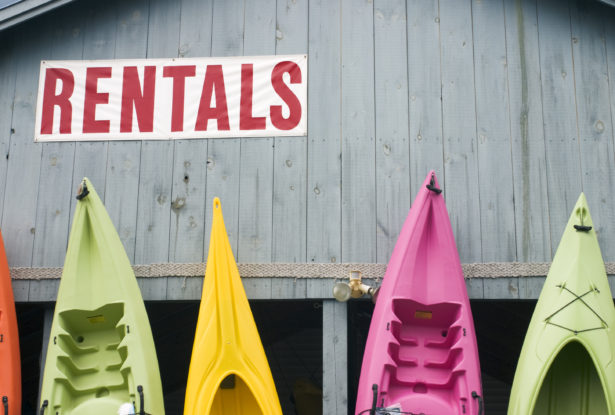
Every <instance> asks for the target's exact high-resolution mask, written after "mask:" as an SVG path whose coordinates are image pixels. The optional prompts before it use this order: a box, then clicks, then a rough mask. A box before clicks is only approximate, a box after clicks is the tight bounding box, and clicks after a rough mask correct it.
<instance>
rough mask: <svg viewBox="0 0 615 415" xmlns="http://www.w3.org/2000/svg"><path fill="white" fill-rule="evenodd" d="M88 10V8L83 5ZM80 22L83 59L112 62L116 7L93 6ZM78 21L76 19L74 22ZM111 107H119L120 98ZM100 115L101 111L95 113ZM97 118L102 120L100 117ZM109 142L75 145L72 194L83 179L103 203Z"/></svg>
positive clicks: (115, 30) (73, 207)
mask: <svg viewBox="0 0 615 415" xmlns="http://www.w3.org/2000/svg"><path fill="white" fill-rule="evenodd" d="M86 7H87V6H86ZM85 15H86V19H85V22H84V23H83V24H84V26H85V27H87V30H86V31H85V33H84V39H83V59H94V60H96V59H113V57H114V56H115V45H116V43H117V42H116V38H115V37H116V32H117V18H118V13H117V10H116V8H115V7H109V5H108V4H105V3H101V2H99V3H96V4H94V5H93V6H90V7H88V8H87V11H86V13H85ZM75 20H78V19H75ZM109 98H110V101H109V103H110V104H111V105H119V98H116V100H117V101H115V102H113V99H114V98H113V97H111V96H110V97H109ZM97 113H98V114H100V109H99V110H97ZM96 119H104V117H103V118H101V117H100V115H97V116H96ZM108 149H109V143H108V142H78V143H76V146H75V165H74V168H73V181H72V183H73V184H72V189H73V194H76V190H77V188H78V187H79V183H80V182H81V180H83V178H84V177H87V178H88V179H90V181H91V182H92V184H93V185H94V186H96V191H97V192H98V195H99V196H100V198H101V200H103V201H105V191H106V183H105V181H106V175H107V174H106V173H107V153H108ZM77 203H78V202H77V199H75V198H74V197H72V198H71V217H72V216H73V213H74V212H75V208H76V206H77Z"/></svg>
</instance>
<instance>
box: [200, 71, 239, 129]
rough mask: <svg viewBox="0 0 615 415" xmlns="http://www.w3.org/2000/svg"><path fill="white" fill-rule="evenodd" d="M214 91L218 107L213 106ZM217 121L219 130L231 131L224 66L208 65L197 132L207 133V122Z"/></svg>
mask: <svg viewBox="0 0 615 415" xmlns="http://www.w3.org/2000/svg"><path fill="white" fill-rule="evenodd" d="M214 89H215V90H216V106H215V107H212V106H211V97H212V94H213V91H214ZM212 119H215V120H216V121H217V123H218V130H230V129H231V128H230V127H229V122H228V106H227V104H226V91H225V89H224V75H223V73H222V65H208V66H207V71H206V72H205V81H204V82H203V93H202V94H201V103H200V104H199V112H198V113H197V115H196V125H195V127H194V129H195V130H196V131H206V130H207V122H208V121H209V120H212Z"/></svg>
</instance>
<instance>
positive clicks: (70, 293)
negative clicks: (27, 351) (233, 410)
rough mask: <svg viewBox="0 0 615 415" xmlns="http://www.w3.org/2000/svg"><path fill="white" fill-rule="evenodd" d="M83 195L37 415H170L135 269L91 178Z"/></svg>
mask: <svg viewBox="0 0 615 415" xmlns="http://www.w3.org/2000/svg"><path fill="white" fill-rule="evenodd" d="M78 193H79V196H77V199H79V203H78V204H77V208H76V210H75V216H74V219H73V225H72V229H71V233H70V239H69V242H68V250H67V252H66V260H65V262H64V270H63V272H62V279H61V281H60V288H59V292H58V299H57V302H56V307H55V312H54V315H53V323H52V326H51V334H50V338H49V347H48V350H47V358H46V361H45V370H44V376H43V383H42V390H41V402H40V405H41V407H40V411H39V414H45V415H63V414H88V415H115V414H118V413H120V414H128V413H132V411H133V410H136V413H137V414H141V413H147V414H151V415H164V405H163V399H162V385H161V381H160V372H159V370H158V360H157V358H156V350H155V348H154V341H153V338H152V332H151V328H150V325H149V320H148V318H147V314H146V312H145V306H144V304H143V299H142V298H141V292H140V290H139V286H138V285H137V280H136V278H135V276H134V273H133V270H132V267H131V266H130V262H129V260H128V257H127V256H126V252H125V251H124V247H123V245H122V242H121V241H120V238H119V236H118V235H117V232H116V231H115V228H114V226H113V223H112V222H111V219H110V218H109V215H108V214H107V211H106V210H105V207H104V206H103V204H102V202H101V200H100V198H99V197H98V195H97V194H96V191H95V190H94V187H93V186H92V185H91V184H90V182H89V181H88V180H87V179H83V183H82V184H81V187H80V189H79V192H78Z"/></svg>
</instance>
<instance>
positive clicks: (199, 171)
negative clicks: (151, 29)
mask: <svg viewBox="0 0 615 415" xmlns="http://www.w3.org/2000/svg"><path fill="white" fill-rule="evenodd" d="M212 13H213V10H212V2H211V1H194V0H183V1H182V2H181V27H180V34H179V44H180V46H179V56H180V57H198V56H209V55H210V54H211V32H212V27H211V19H212ZM174 147H175V159H174V162H173V189H172V196H171V199H172V201H171V210H172V212H173V214H172V215H171V232H170V247H169V249H170V252H169V261H171V262H202V261H203V258H204V255H205V254H204V246H203V245H204V238H203V234H204V230H205V222H206V218H205V205H206V201H205V191H206V187H207V140H178V141H176V142H175V144H174ZM169 281H171V279H169Z"/></svg>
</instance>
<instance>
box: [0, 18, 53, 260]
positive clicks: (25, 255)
mask: <svg viewBox="0 0 615 415" xmlns="http://www.w3.org/2000/svg"><path fill="white" fill-rule="evenodd" d="M13 36H14V39H19V42H20V48H19V54H18V55H17V56H15V68H16V69H17V68H19V69H18V70H17V73H16V75H15V76H16V77H15V85H16V86H18V87H16V89H15V98H14V101H13V117H12V124H11V139H10V147H9V160H8V167H7V175H6V186H5V192H4V194H3V195H2V196H3V199H4V208H3V212H2V223H1V227H2V235H3V237H4V240H5V241H6V256H7V259H8V262H9V265H10V266H30V265H32V253H33V247H34V236H35V233H36V211H37V206H38V190H39V180H40V163H41V154H42V149H41V147H40V145H39V144H36V143H34V136H33V132H34V128H33V126H34V113H35V108H36V95H37V87H38V78H39V68H40V60H41V59H49V58H50V56H51V42H50V39H51V26H50V25H48V24H46V23H45V24H41V25H40V26H39V31H37V32H32V31H31V30H29V28H28V27H20V28H17V29H16V30H15V32H14V33H13ZM24 166H27V168H25V169H24Z"/></svg>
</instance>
